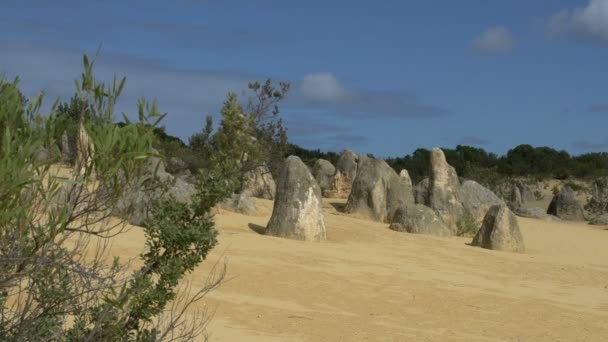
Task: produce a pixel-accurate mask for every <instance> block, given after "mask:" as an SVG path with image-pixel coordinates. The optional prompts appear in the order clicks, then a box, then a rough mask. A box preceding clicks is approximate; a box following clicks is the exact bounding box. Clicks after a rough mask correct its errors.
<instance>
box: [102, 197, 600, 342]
mask: <svg viewBox="0 0 608 342" xmlns="http://www.w3.org/2000/svg"><path fill="white" fill-rule="evenodd" d="M256 203H257V206H258V209H259V214H258V215H256V216H245V215H240V214H236V213H232V212H228V211H220V212H219V213H218V214H217V215H216V223H217V229H218V231H219V233H220V235H219V245H218V246H217V247H216V248H215V249H214V250H213V252H212V253H211V255H210V256H209V258H208V259H207V261H205V262H204V264H203V265H202V266H201V267H199V268H198V269H197V270H196V271H195V272H194V273H193V274H192V277H191V279H192V284H193V286H194V287H195V288H196V287H197V286H202V284H203V283H204V281H205V278H206V276H207V274H208V271H209V269H210V268H211V266H213V264H215V263H216V262H218V261H221V260H226V261H227V263H228V276H227V281H226V282H225V283H224V284H222V285H221V287H220V288H218V289H216V290H214V291H213V292H212V293H210V294H209V296H208V297H207V298H206V299H205V300H204V301H203V302H199V303H198V304H197V305H198V306H200V307H207V308H211V310H212V311H214V312H215V314H214V317H213V319H212V321H211V323H210V325H209V338H210V340H211V341H606V340H607V339H608V248H607V247H608V230H606V229H607V228H608V227H601V226H600V227H592V226H589V225H587V224H585V223H574V222H548V221H541V220H534V219H526V218H518V220H519V224H520V227H521V230H522V234H523V236H524V240H525V244H526V249H527V251H526V253H525V254H514V253H506V252H498V251H491V250H485V249H482V248H477V247H472V246H469V245H468V243H469V242H470V241H471V238H464V237H446V238H439V237H432V236H423V235H414V234H407V233H400V232H394V231H391V230H390V229H388V225H387V224H382V223H377V222H373V221H370V220H367V219H362V218H355V217H351V216H347V215H345V214H343V213H341V212H340V211H339V209H340V208H341V206H342V205H343V204H344V203H345V200H339V199H324V210H325V222H326V226H327V232H328V239H327V241H325V242H321V243H312V242H300V241H293V240H288V239H282V238H276V237H270V236H265V235H263V232H264V229H265V228H264V227H265V225H266V223H267V222H268V219H269V218H270V215H271V213H272V201H268V200H261V199H257V201H256ZM142 246H143V236H142V234H141V231H140V230H139V229H138V228H137V227H133V228H132V229H130V230H129V231H128V233H126V235H123V236H121V237H120V238H119V239H117V240H116V241H115V242H114V243H113V247H112V253H113V254H114V255H121V256H134V253H137V252H138V251H140V250H141V248H142Z"/></svg>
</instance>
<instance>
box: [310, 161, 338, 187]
mask: <svg viewBox="0 0 608 342" xmlns="http://www.w3.org/2000/svg"><path fill="white" fill-rule="evenodd" d="M335 173H336V168H335V167H334V166H333V165H332V163H330V162H329V161H327V160H325V159H317V160H316V161H315V165H314V166H313V167H312V175H313V176H314V177H315V179H316V180H317V183H319V186H320V187H321V192H322V193H323V194H324V195H325V194H327V192H328V191H329V190H330V188H331V185H332V181H333V177H334V174H335Z"/></svg>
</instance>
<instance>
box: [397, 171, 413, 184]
mask: <svg viewBox="0 0 608 342" xmlns="http://www.w3.org/2000/svg"><path fill="white" fill-rule="evenodd" d="M399 177H401V179H403V181H404V182H405V184H406V185H407V186H409V187H410V188H411V187H412V179H411V178H410V173H409V172H407V170H406V169H403V170H401V172H399Z"/></svg>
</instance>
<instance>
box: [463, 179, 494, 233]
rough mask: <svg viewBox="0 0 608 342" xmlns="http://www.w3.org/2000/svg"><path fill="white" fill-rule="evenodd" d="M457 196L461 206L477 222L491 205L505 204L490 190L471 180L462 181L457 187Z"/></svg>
mask: <svg viewBox="0 0 608 342" xmlns="http://www.w3.org/2000/svg"><path fill="white" fill-rule="evenodd" d="M457 198H458V201H459V202H460V203H461V204H462V207H463V208H464V209H466V210H468V211H469V212H470V213H471V215H472V216H473V219H475V222H477V223H481V221H483V218H484V217H485V216H486V213H487V212H488V210H490V208H491V207H492V206H494V205H502V204H505V202H504V201H503V200H501V199H500V198H498V196H496V195H495V194H494V193H493V192H492V191H490V190H489V189H487V188H485V187H484V186H482V185H481V184H479V183H477V182H475V181H472V180H466V181H464V182H463V183H462V185H461V186H460V187H459V188H458V192H457Z"/></svg>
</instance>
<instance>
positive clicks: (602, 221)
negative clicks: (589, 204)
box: [589, 214, 608, 226]
mask: <svg viewBox="0 0 608 342" xmlns="http://www.w3.org/2000/svg"><path fill="white" fill-rule="evenodd" d="M589 224H592V225H595V226H608V214H603V215H599V216H596V217H594V218H592V219H591V220H589Z"/></svg>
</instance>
